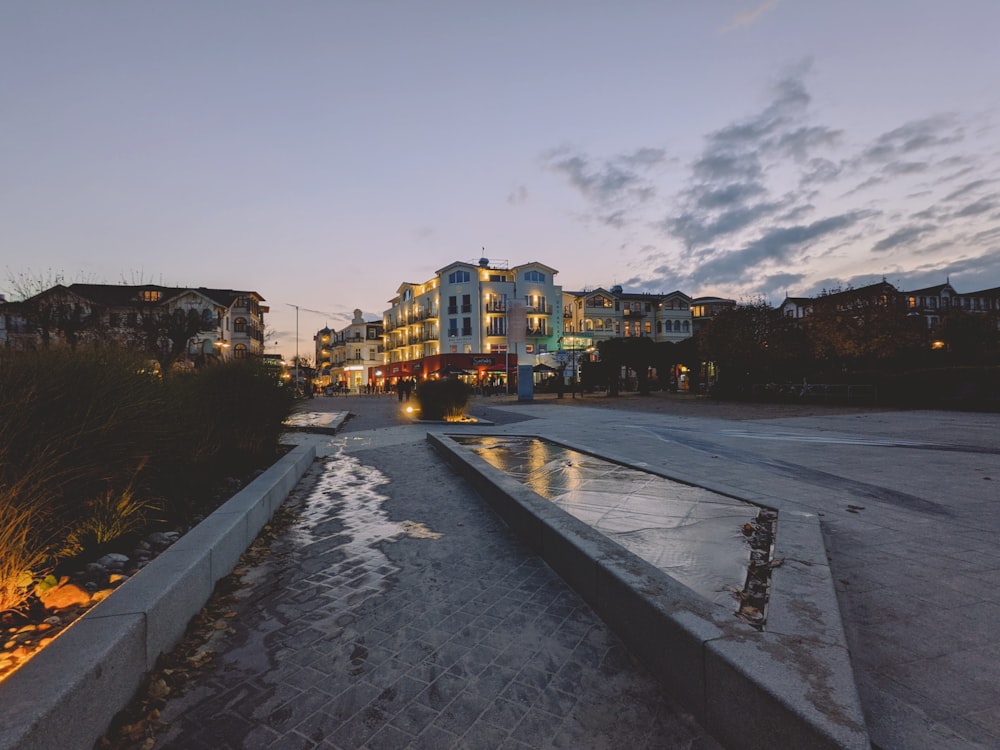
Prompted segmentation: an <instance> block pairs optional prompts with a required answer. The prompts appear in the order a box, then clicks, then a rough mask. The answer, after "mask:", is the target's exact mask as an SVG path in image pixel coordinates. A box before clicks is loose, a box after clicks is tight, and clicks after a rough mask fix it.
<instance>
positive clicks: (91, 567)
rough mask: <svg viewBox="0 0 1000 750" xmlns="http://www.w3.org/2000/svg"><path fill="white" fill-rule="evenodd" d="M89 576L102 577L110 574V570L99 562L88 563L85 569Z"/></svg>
mask: <svg viewBox="0 0 1000 750" xmlns="http://www.w3.org/2000/svg"><path fill="white" fill-rule="evenodd" d="M85 570H86V573H87V575H91V576H100V575H104V574H105V573H107V572H108V569H107V568H105V567H104V566H103V565H101V564H100V563H99V562H92V563H87V567H86V568H85Z"/></svg>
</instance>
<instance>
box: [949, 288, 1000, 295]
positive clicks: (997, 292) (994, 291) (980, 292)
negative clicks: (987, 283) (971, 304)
mask: <svg viewBox="0 0 1000 750" xmlns="http://www.w3.org/2000/svg"><path fill="white" fill-rule="evenodd" d="M956 294H958V292H956ZM959 296H962V297H1000V286H994V287H990V288H989V289H979V290H977V291H975V292H965V294H962V295H959Z"/></svg>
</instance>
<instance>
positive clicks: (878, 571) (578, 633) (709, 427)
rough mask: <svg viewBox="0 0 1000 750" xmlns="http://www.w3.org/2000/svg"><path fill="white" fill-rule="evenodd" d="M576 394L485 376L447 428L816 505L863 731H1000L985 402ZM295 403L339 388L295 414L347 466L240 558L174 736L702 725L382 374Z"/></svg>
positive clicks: (447, 740)
mask: <svg viewBox="0 0 1000 750" xmlns="http://www.w3.org/2000/svg"><path fill="white" fill-rule="evenodd" d="M584 401H585V402H589V403H579V400H576V401H571V400H570V399H566V400H565V402H559V403H556V402H555V401H551V400H548V401H546V400H542V399H539V400H538V401H536V402H534V403H530V404H517V403H516V402H515V403H512V402H510V400H505V399H479V400H477V403H476V405H475V406H474V410H473V413H477V411H478V413H481V414H484V415H486V416H488V417H489V418H490V419H491V420H492V421H494V422H495V423H496V424H495V426H493V427H490V428H472V427H468V428H467V427H462V428H461V429H462V430H463V431H464V432H467V433H470V434H472V433H476V432H478V433H484V432H488V433H489V434H500V435H502V434H504V433H505V432H511V433H530V434H537V435H542V436H545V437H549V438H551V439H553V440H563V441H566V442H569V443H572V444H576V445H584V446H586V447H587V448H588V449H592V450H594V451H595V452H597V453H599V454H602V455H609V456H611V457H612V458H614V457H616V456H618V455H621V456H624V457H626V458H628V459H629V460H630V461H632V462H634V463H645V464H647V465H649V466H652V467H655V468H657V469H659V470H661V471H663V472H665V473H668V474H669V473H671V472H674V473H675V474H677V475H679V476H681V477H682V478H683V477H684V476H690V477H695V478H697V477H701V478H704V479H705V481H706V482H707V483H709V484H710V486H712V487H713V488H715V489H719V490H720V491H724V492H727V493H729V494H733V495H744V496H751V495H752V496H754V497H756V498H769V497H770V498H775V499H777V500H780V501H782V502H784V503H787V504H790V505H791V506H795V505H798V506H799V507H801V508H803V509H808V510H810V511H813V512H816V513H818V514H819V515H820V516H821V521H822V529H823V534H824V540H825V543H826V547H827V553H828V555H829V557H830V565H831V569H832V571H833V573H834V577H835V584H836V586H837V595H838V599H839V601H840V605H841V614H842V617H843V619H844V625H845V629H846V633H847V637H848V642H849V646H850V649H851V656H852V662H853V665H854V670H855V675H856V680H857V684H858V689H859V692H860V695H861V699H862V703H863V707H864V710H865V718H866V721H867V723H868V727H869V731H870V733H871V736H872V739H873V742H874V746H875V747H878V748H980V747H981V748H993V747H998V746H1000V709H998V707H1000V647H998V645H997V640H996V633H995V631H996V623H997V622H1000V597H998V596H997V594H996V580H997V577H998V575H1000V552H998V547H997V544H996V539H997V537H998V534H1000V492H998V490H997V489H996V482H997V481H1000V415H996V414H966V413H951V412H931V411H914V412H884V411H868V412H866V411H859V410H836V409H829V410H824V409H815V408H814V409H812V410H811V411H810V412H809V413H805V412H803V413H802V414H799V415H796V414H787V413H786V412H783V411H780V410H779V411H775V412H774V413H769V412H768V411H767V410H760V409H758V410H756V411H754V412H753V417H752V418H751V419H749V420H748V419H746V418H745V417H744V416H742V415H741V414H740V412H739V408H738V407H734V409H733V410H732V411H728V410H727V409H726V408H724V407H723V406H721V405H718V404H712V405H710V407H709V408H706V409H704V410H702V411H701V412H697V411H692V410H688V409H679V410H678V411H677V413H671V411H670V408H671V407H670V405H669V404H667V405H666V406H662V404H657V405H656V407H655V409H659V411H656V410H655V409H651V410H649V411H642V410H641V409H640V410H634V409H633V407H632V405H631V404H634V403H635V402H634V400H633V401H632V402H631V404H630V401H629V399H622V400H621V402H620V406H619V405H618V404H616V405H615V406H616V407H618V408H608V407H609V406H610V405H609V404H608V403H606V402H602V403H601V404H600V406H599V408H597V404H596V403H595V402H596V401H597V400H596V399H589V398H588V399H585V400H584ZM310 408H311V409H315V410H326V411H331V412H332V411H342V410H345V409H346V410H349V411H350V412H351V414H352V416H351V418H350V419H349V420H348V421H347V422H345V423H344V425H343V427H342V429H341V431H339V432H338V433H337V434H336V435H334V436H330V435H323V434H304V433H303V434H301V435H300V436H299V438H297V439H299V440H308V441H311V442H313V443H314V444H315V445H316V446H317V449H318V451H319V453H321V454H323V455H327V456H333V455H338V456H339V457H340V458H339V459H335V460H334V463H335V464H336V463H337V461H338V460H339V461H341V462H342V466H343V468H344V473H343V474H342V475H338V474H337V472H336V471H334V470H333V469H332V468H331V469H328V470H321V469H320V468H317V469H316V470H314V471H313V472H311V473H310V475H308V476H307V478H305V479H304V480H303V484H300V488H302V489H301V491H300V492H297V493H296V495H297V496H296V498H294V499H293V502H296V503H300V504H302V516H301V525H297V526H296V527H295V528H294V529H293V530H292V531H291V532H290V533H289V534H288V535H287V536H286V537H283V538H281V539H279V540H278V542H277V543H276V545H275V551H274V554H273V556H272V559H271V561H270V562H268V563H267V564H265V565H263V566H261V567H260V568H259V569H256V570H255V571H254V576H255V580H254V581H253V584H252V585H251V586H249V587H248V588H247V589H246V590H245V591H244V592H243V593H242V596H243V599H242V602H241V604H240V608H239V616H238V618H236V621H237V626H236V634H235V635H233V636H225V635H223V636H222V639H223V642H222V644H221V646H220V647H221V648H222V649H223V651H222V652H221V657H220V660H219V663H218V665H217V667H216V668H214V669H213V670H211V671H209V672H206V673H205V674H204V676H203V678H202V679H200V680H199V681H198V682H197V683H196V684H195V685H194V686H193V688H192V690H191V691H190V692H189V693H188V694H187V695H186V696H185V697H183V698H181V699H178V700H174V701H171V702H170V703H169V704H168V708H167V709H166V711H165V713H164V719H165V720H167V721H169V722H171V724H172V728H171V731H170V734H169V736H168V739H169V743H168V744H167V745H165V746H169V747H173V748H207V747H215V748H224V747H268V746H273V747H341V748H348V747H351V748H354V747H425V746H426V747H452V746H453V747H470V748H476V747H562V746H566V747H682V748H683V747H710V746H712V740H711V739H710V738H708V737H706V736H705V734H704V732H702V731H701V730H700V729H699V728H698V727H697V725H695V724H693V723H692V722H690V721H689V720H688V718H687V717H685V716H684V715H683V714H681V713H680V712H678V711H677V710H676V707H675V706H673V705H672V704H671V703H670V702H669V701H668V700H666V699H665V698H664V697H663V696H662V694H661V693H660V691H659V689H658V687H657V686H656V685H655V684H654V683H653V682H652V680H651V679H650V678H649V677H648V675H646V674H645V672H644V671H643V670H642V668H641V667H640V666H639V665H637V664H635V663H634V662H633V661H632V660H631V658H630V657H629V656H628V653H627V652H626V651H625V650H624V649H623V648H622V646H621V644H620V642H619V641H618V640H617V639H616V638H615V637H614V636H613V635H612V634H611V633H609V632H608V630H607V629H606V628H605V627H604V626H603V624H602V623H601V622H600V620H598V619H596V618H595V617H594V615H593V614H592V613H591V612H590V610H589V609H588V608H587V607H586V606H585V605H584V604H583V603H582V602H581V601H580V600H579V599H578V598H577V597H576V595H575V594H574V593H573V592H572V591H571V590H569V589H568V588H567V587H566V586H565V585H563V584H562V582H561V580H560V579H558V578H557V577H555V576H554V575H553V574H552V573H551V571H549V570H548V568H546V567H545V566H544V565H542V564H540V563H538V562H537V561H536V560H535V559H534V558H533V556H532V555H531V554H530V552H529V551H527V550H526V548H524V547H523V546H522V545H521V544H519V542H518V541H517V540H516V539H514V538H513V537H512V536H511V535H510V533H509V532H508V531H507V529H506V527H505V526H504V525H503V524H502V523H501V522H500V521H499V520H497V518H496V517H495V516H494V515H493V514H492V511H490V510H489V508H488V506H486V505H485V504H484V503H482V502H481V501H479V499H478V498H477V497H476V496H475V495H474V494H473V493H471V492H470V490H469V489H468V486H467V485H465V484H464V483H463V482H462V481H461V480H459V479H457V478H456V477H455V476H454V475H452V473H451V472H450V471H449V470H448V469H447V468H446V467H445V466H444V465H443V464H442V463H441V462H440V461H439V460H438V459H437V458H436V457H435V456H434V455H433V454H432V453H431V451H430V449H429V448H428V447H427V446H426V445H425V444H424V442H423V440H424V434H425V432H427V431H429V430H435V429H444V428H439V427H434V426H427V425H419V426H418V425H412V424H401V423H400V422H399V421H398V419H397V418H396V414H395V411H396V409H397V408H398V405H397V404H396V403H395V399H390V398H381V399H380V398H378V397H356V398H337V397H334V398H331V399H316V400H315V401H314V402H312V403H311V404H310ZM700 414H711V415H712V416H711V417H706V416H701V415H700ZM734 420H738V421H734ZM450 431H451V432H454V431H455V428H451V429H450ZM346 458H350V459H351V461H347V462H344V459H346ZM353 462H356V463H353ZM318 466H319V465H317V467H318ZM324 477H325V479H324ZM308 482H312V484H311V485H310V486H309V488H308V492H307V491H306V489H305V483H308ZM366 488H367V489H366ZM368 490H371V495H370V496H369V495H367V494H366V492H367V491H368ZM311 493H318V494H315V495H313V494H311ZM310 497H311V498H312V499H311V500H309V498H310ZM779 533H780V532H779ZM436 534H441V536H440V537H439V538H435V535H436ZM161 746H162V745H161Z"/></svg>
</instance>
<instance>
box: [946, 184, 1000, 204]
mask: <svg viewBox="0 0 1000 750" xmlns="http://www.w3.org/2000/svg"><path fill="white" fill-rule="evenodd" d="M994 182H996V180H973V181H972V182H967V183H965V184H964V185H962V187H960V188H959V189H958V190H955V191H954V192H952V193H949V194H948V195H946V196H945V197H944V200H946V201H953V200H955V199H956V198H961V197H962V196H963V195H965V194H966V193H971V192H974V191H976V190H978V189H979V188H981V187H985V186H986V185H992V184H993V183H994Z"/></svg>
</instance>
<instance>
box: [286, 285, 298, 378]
mask: <svg viewBox="0 0 1000 750" xmlns="http://www.w3.org/2000/svg"><path fill="white" fill-rule="evenodd" d="M285 304H286V305H288V306H289V307H294V308H295V392H296V393H298V392H299V306H298V305H293V304H292V303H291V302H286V303H285Z"/></svg>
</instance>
